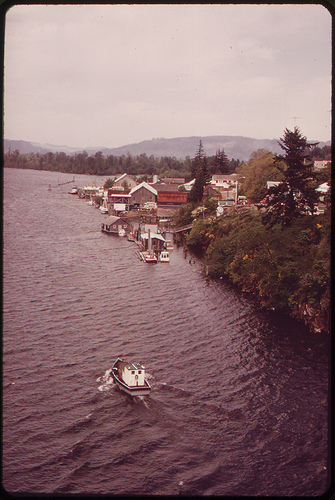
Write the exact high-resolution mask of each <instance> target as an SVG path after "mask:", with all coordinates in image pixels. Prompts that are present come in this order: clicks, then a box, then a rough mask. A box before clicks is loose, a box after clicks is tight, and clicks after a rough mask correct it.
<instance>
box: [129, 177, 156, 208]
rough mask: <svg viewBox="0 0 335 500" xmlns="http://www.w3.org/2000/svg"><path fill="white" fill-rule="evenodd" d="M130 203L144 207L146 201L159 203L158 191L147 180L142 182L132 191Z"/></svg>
mask: <svg viewBox="0 0 335 500" xmlns="http://www.w3.org/2000/svg"><path fill="white" fill-rule="evenodd" d="M129 194H130V196H131V198H130V203H131V204H132V205H136V204H138V205H139V206H140V207H144V206H145V204H146V203H157V191H156V189H155V188H153V187H152V186H150V185H149V184H148V183H147V182H142V183H141V184H139V185H138V186H136V187H134V188H133V189H132V190H131V191H130V193H129Z"/></svg>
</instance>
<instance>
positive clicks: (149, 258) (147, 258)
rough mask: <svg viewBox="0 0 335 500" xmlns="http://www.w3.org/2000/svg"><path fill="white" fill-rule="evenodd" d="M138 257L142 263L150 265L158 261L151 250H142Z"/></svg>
mask: <svg viewBox="0 0 335 500" xmlns="http://www.w3.org/2000/svg"><path fill="white" fill-rule="evenodd" d="M140 257H141V259H142V260H143V262H151V263H156V262H158V259H157V257H156V255H155V253H154V252H153V251H152V250H151V251H146V250H144V251H142V252H140Z"/></svg>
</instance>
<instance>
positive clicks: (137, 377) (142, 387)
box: [112, 358, 151, 396]
mask: <svg viewBox="0 0 335 500" xmlns="http://www.w3.org/2000/svg"><path fill="white" fill-rule="evenodd" d="M112 376H113V379H114V382H115V383H116V385H117V386H118V387H119V388H120V389H121V390H122V391H124V392H126V393H127V394H130V395H131V396H147V395H148V394H149V393H150V391H151V387H150V385H149V384H148V382H147V381H146V380H145V367H144V366H143V365H141V364H139V363H129V362H128V361H124V360H123V359H120V358H118V359H117V360H116V361H115V363H114V365H113V368H112Z"/></svg>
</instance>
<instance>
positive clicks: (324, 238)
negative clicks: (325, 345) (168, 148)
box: [185, 210, 331, 332]
mask: <svg viewBox="0 0 335 500" xmlns="http://www.w3.org/2000/svg"><path fill="white" fill-rule="evenodd" d="M330 239H331V234H330V214H329V212H326V213H325V214H323V215H320V216H315V217H312V216H308V215H307V216H304V217H301V218H299V219H297V220H296V221H295V222H294V223H293V224H292V226H290V227H286V228H281V226H274V227H273V228H267V227H265V226H264V225H263V224H262V222H261V214H260V213H257V212H256V213H254V212H251V211H248V210H245V211H243V212H241V213H239V214H236V213H233V214H230V215H227V216H224V217H219V218H216V217H215V218H211V219H207V220H199V221H197V222H196V223H195V224H194V226H193V228H192V230H191V232H190V233H189V234H188V235H186V236H185V242H186V244H187V246H188V247H190V249H191V250H194V251H197V252H198V253H199V252H200V254H201V255H202V257H203V258H204V260H205V265H206V274H207V275H208V277H210V278H217V279H218V278H220V279H223V278H228V279H229V280H230V281H232V282H233V283H235V284H236V285H237V286H238V287H239V288H240V289H241V290H242V291H244V292H250V293H252V294H254V295H255V296H256V297H257V298H258V299H259V301H260V303H261V305H262V306H264V307H266V308H271V309H276V310H280V311H283V312H285V313H288V314H290V315H291V316H293V317H296V318H298V319H300V320H301V321H303V322H304V323H305V324H306V325H307V326H308V327H309V328H310V329H311V331H315V332H321V331H329V313H330V311H329V306H330Z"/></svg>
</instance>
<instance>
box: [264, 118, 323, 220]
mask: <svg viewBox="0 0 335 500" xmlns="http://www.w3.org/2000/svg"><path fill="white" fill-rule="evenodd" d="M279 145H280V146H281V148H282V149H283V150H284V152H285V154H284V155H280V156H277V161H280V162H283V161H284V162H285V164H286V166H287V167H286V168H285V169H283V176H284V180H283V182H282V183H281V184H279V186H275V187H273V188H271V189H269V193H268V195H267V211H266V213H265V214H264V216H263V222H264V224H268V225H269V226H273V225H274V224H277V223H280V224H281V225H282V226H283V227H284V226H288V225H290V224H292V222H293V220H294V219H295V218H296V217H299V216H300V215H302V214H303V213H304V212H307V211H310V212H311V213H313V212H314V208H315V204H316V202H317V199H318V194H317V192H316V191H315V189H316V187H317V181H316V176H315V174H314V173H313V172H312V166H313V162H312V161H311V160H310V155H309V149H310V148H311V146H310V145H309V144H308V143H307V139H306V137H303V136H302V134H301V132H300V130H299V129H298V128H297V127H295V128H294V131H293V132H291V131H290V130H288V129H285V132H284V137H283V138H282V139H281V141H280V142H279Z"/></svg>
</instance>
